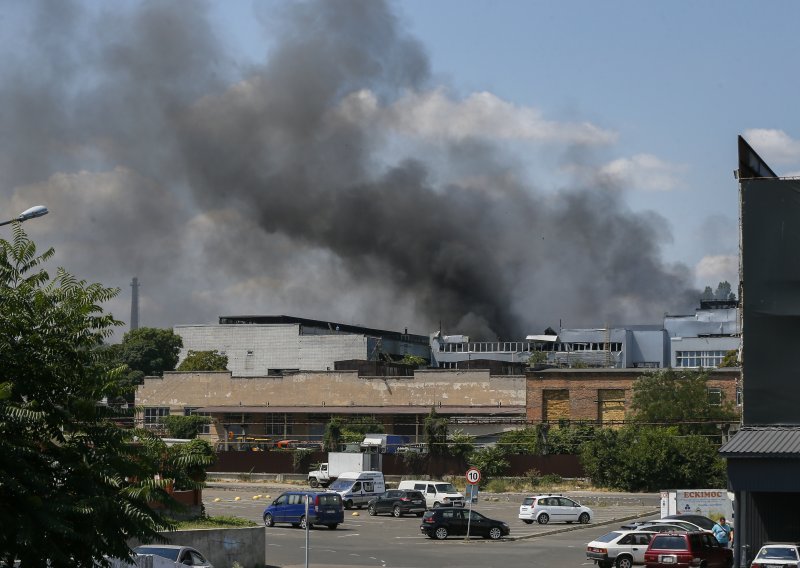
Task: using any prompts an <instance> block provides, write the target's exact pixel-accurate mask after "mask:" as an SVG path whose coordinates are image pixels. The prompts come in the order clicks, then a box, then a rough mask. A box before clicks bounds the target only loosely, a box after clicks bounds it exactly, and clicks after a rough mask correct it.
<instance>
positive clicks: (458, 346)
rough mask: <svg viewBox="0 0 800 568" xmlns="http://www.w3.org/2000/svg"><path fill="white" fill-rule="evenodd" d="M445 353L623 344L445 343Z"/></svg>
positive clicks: (579, 348) (615, 347)
mask: <svg viewBox="0 0 800 568" xmlns="http://www.w3.org/2000/svg"><path fill="white" fill-rule="evenodd" d="M439 351H440V352H444V353H533V352H535V351H564V352H569V351H622V342H619V341H614V342H611V343H591V342H574V343H544V344H537V343H526V342H520V341H516V342H514V341H510V342H509V341H507V342H502V343H491V342H490V343H484V342H480V343H444V344H441V345H440V346H439Z"/></svg>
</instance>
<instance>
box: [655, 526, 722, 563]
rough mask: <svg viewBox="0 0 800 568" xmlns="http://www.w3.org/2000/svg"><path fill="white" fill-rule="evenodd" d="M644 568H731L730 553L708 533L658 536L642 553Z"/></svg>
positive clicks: (662, 534) (664, 534)
mask: <svg viewBox="0 0 800 568" xmlns="http://www.w3.org/2000/svg"><path fill="white" fill-rule="evenodd" d="M644 563H645V566H646V567H647V568H689V567H690V566H703V567H705V568H731V567H732V566H733V551H732V550H731V549H730V548H725V547H724V546H722V545H721V544H719V543H718V542H717V539H716V538H714V535H713V534H711V533H709V532H705V531H703V532H700V531H698V532H686V533H682V534H681V533H659V534H657V535H655V536H654V537H653V540H651V541H650V545H649V546H648V547H647V552H645V553H644Z"/></svg>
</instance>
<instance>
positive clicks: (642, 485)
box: [581, 425, 726, 491]
mask: <svg viewBox="0 0 800 568" xmlns="http://www.w3.org/2000/svg"><path fill="white" fill-rule="evenodd" d="M717 450H718V446H717V444H715V443H714V442H712V441H710V440H708V439H707V437H704V436H699V435H688V436H681V435H679V432H678V428H676V427H668V428H664V427H650V426H637V425H633V426H626V427H624V428H621V429H619V430H612V429H604V430H600V431H599V432H598V433H597V436H596V437H595V438H593V439H591V440H588V441H587V442H586V443H585V444H583V446H582V451H581V461H582V464H583V468H584V470H585V471H586V473H587V474H588V475H589V477H590V478H591V479H592V482H593V483H594V484H595V485H598V486H604V487H610V488H613V489H620V490H623V491H657V490H659V489H664V488H668V487H700V486H706V487H718V486H722V487H724V486H725V484H726V479H725V461H724V460H723V459H722V458H720V457H719V455H718V453H717Z"/></svg>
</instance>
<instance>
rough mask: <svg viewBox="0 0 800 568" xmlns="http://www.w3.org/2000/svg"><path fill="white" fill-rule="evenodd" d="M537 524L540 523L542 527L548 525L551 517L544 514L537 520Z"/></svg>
mask: <svg viewBox="0 0 800 568" xmlns="http://www.w3.org/2000/svg"><path fill="white" fill-rule="evenodd" d="M536 522H537V523H539V524H540V525H546V524H547V523H549V522H550V515H548V514H547V513H542V514H541V515H539V517H538V518H537V519H536Z"/></svg>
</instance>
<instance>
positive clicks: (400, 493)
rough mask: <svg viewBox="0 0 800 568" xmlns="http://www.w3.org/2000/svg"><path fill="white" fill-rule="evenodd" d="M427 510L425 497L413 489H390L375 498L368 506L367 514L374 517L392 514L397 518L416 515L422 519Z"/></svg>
mask: <svg viewBox="0 0 800 568" xmlns="http://www.w3.org/2000/svg"><path fill="white" fill-rule="evenodd" d="M426 508H427V507H426V506H425V496H424V495H423V494H422V493H421V492H419V491H415V490H413V489H390V490H389V491H387V492H385V493H383V494H382V495H380V496H378V497H373V498H372V500H370V502H369V503H368V504H367V512H369V514H370V515H373V516H374V515H379V514H380V513H391V514H392V515H394V516H395V517H401V516H403V515H407V514H410V513H414V514H415V515H417V516H418V517H421V516H422V514H423V513H424V512H425V509H426Z"/></svg>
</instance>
